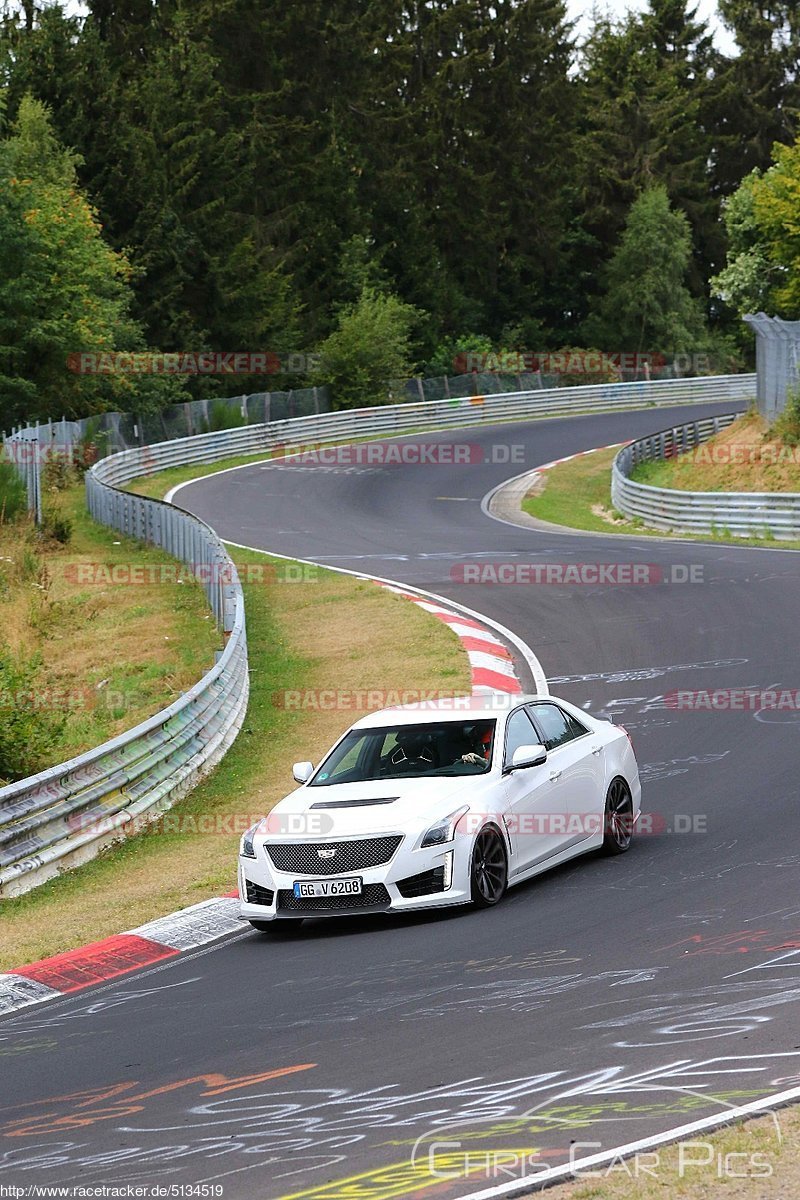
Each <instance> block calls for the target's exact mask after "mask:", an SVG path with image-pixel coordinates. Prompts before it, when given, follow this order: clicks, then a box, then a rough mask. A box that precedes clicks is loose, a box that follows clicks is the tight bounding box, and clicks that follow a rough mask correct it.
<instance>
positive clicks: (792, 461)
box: [633, 412, 800, 492]
mask: <svg viewBox="0 0 800 1200" xmlns="http://www.w3.org/2000/svg"><path fill="white" fill-rule="evenodd" d="M633 478H634V479H637V480H639V481H640V482H641V483H649V484H652V485H653V486H654V487H666V488H675V489H676V490H678V491H687V492H800V447H797V446H789V445H786V444H785V443H784V442H783V441H782V440H781V438H780V437H778V436H777V435H776V434H775V433H774V431H772V430H771V429H770V428H769V427H768V425H767V423H766V422H765V421H764V419H763V417H761V416H760V415H759V414H758V413H757V412H749V413H747V414H746V415H745V416H744V417H741V418H740V419H739V420H738V421H734V423H733V424H732V425H729V426H728V428H727V429H723V430H722V432H721V433H718V434H716V435H715V436H714V437H712V438H709V439H708V441H706V442H703V443H702V444H701V445H700V446H697V447H695V449H693V450H690V451H688V452H687V453H686V454H679V455H678V456H677V457H676V458H668V459H663V460H657V461H654V462H645V463H640V464H639V466H638V467H636V468H635V469H634V472H633Z"/></svg>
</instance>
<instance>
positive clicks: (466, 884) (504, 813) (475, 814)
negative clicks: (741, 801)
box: [239, 693, 641, 925]
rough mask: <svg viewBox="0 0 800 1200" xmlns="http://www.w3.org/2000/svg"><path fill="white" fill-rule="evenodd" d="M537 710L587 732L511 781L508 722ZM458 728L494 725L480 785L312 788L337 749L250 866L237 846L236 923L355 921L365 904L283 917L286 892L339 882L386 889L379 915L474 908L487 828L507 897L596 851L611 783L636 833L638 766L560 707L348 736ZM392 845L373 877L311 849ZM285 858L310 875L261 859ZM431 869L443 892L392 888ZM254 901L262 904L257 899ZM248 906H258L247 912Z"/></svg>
mask: <svg viewBox="0 0 800 1200" xmlns="http://www.w3.org/2000/svg"><path fill="white" fill-rule="evenodd" d="M543 704H555V705H556V706H557V707H558V708H559V709H561V710H562V712H564V713H565V714H567V716H568V717H572V718H573V719H574V720H576V721H578V722H579V723H580V725H581V726H583V728H584V729H585V730H586V732H585V733H583V734H580V735H579V736H576V737H575V738H574V739H573V740H571V741H568V742H566V743H565V744H563V745H560V746H557V747H555V748H554V749H550V750H549V751H548V753H547V759H546V761H545V762H543V763H542V764H541V765H538V766H529V767H524V768H521V769H516V770H512V771H509V770H508V765H509V763H508V761H507V758H506V733H507V726H508V724H509V722H515V724H512V726H511V729H512V731H513V730H515V729H519V725H520V723H522V724H524V720H525V718H524V717H523V718H521V717H520V716H519V715H518V714H519V712H520V710H521V709H526V710H527V711H528V712H533V713H536V712H537V711H539V710H538V708H537V706H539V705H543ZM466 720H469V721H479V720H491V721H494V722H496V730H495V737H494V745H493V748H492V755H491V763H490V766H489V769H488V770H486V772H485V773H483V774H476V775H461V776H459V777H455V778H453V777H447V776H431V777H427V778H425V777H417V776H412V777H405V778H397V777H391V778H387V779H381V780H371V781H367V782H350V783H339V784H326V785H324V786H320V778H323V779H324V774H323V772H322V768H323V767H324V766H325V763H326V762H327V761H328V760H329V758H330V754H331V753H333V751H334V750H335V749H336V746H338V745H339V744H340V742H341V740H342V739H340V740H339V742H337V743H336V745H335V746H334V747H333V748H332V750H331V752H329V754H328V755H326V756H325V759H324V760H323V763H322V764H320V765H319V766H318V767H317V768H316V769H315V771H314V774H313V775H312V776H311V778H310V779H309V780H308V782H306V783H304V784H303V785H301V786H300V787H298V788H296V789H295V790H294V791H293V792H291V793H290V794H289V795H288V796H286V797H285V798H284V799H283V800H281V801H279V802H278V804H276V805H275V807H274V808H273V809H272V810H271V812H270V813H269V815H268V816H267V817H266V818H265V819H264V820H263V821H262V822H261V823H260V825H259V826H257V827H255V829H254V831H251V835H250V842H249V845H248V846H247V849H248V850H249V849H250V847H252V852H253V853H252V855H250V854H246V853H243V852H242V851H243V850H244V848H245V838H247V835H245V838H243V839H242V846H241V847H240V855H239V894H240V900H241V905H240V917H241V919H243V920H249V921H252V922H256V923H258V924H259V925H261V924H263V923H266V922H269V921H272V920H275V919H276V918H284V917H286V918H297V917H303V916H309V917H313V916H339V915H358V914H359V913H363V912H365V911H375V907H374V906H373V905H371V904H370V903H368V902H366V901H363V902H361V901H359V902H358V903H356V902H355V900H353V901H348V903H353V907H352V908H347V909H344V910H339V909H332V908H331V907H330V906H329V905H328V904H327V902H326V901H324V900H323V901H319V902H318V901H316V900H315V901H313V902H311V903H308V902H306V904H305V906H304V907H303V908H302V909H299V910H298V909H296V908H289V909H286V908H284V907H283V906H284V905H285V904H289V905H292V904H294V903H295V902H294V901H292V900H291V898H289V897H287V895H286V894H287V893H291V892H292V890H293V885H294V884H295V882H304V881H307V880H311V879H336V878H337V877H338V878H351V877H358V878H360V879H361V880H362V885H363V887H364V888H367V887H371V886H373V885H383V888H385V891H386V894H388V900H387V899H386V898H385V897H384V900H383V902H382V907H381V908H380V911H387V912H412V911H415V910H417V909H427V908H437V907H449V906H451V905H457V904H468V903H470V901H471V898H472V896H471V885H470V867H471V860H472V853H473V848H474V846H475V840H476V837H477V836H478V834H479V832H480V830H481V829H483V828H484V827H486V826H487V825H491V826H493V827H495V828H497V829H498V830H499V831H500V833H501V835H502V840H503V845H504V847H505V852H506V858H507V865H508V886H509V887H511V886H513V885H515V884H517V883H521V882H522V881H523V880H526V879H530V878H531V877H532V876H534V875H536V874H539V873H540V872H542V871H545V870H549V869H550V868H551V867H554V866H556V865H558V864H559V863H562V862H564V861H566V860H567V859H569V858H572V857H574V856H576V855H578V854H584V853H586V852H588V851H590V850H595V849H597V848H598V847H600V846H601V845H602V844H603V833H604V827H603V818H604V812H605V804H606V795H607V792H608V788H609V785H610V783H611V782H612V780H614V779H615V778H618V777H621V778H622V779H623V780H624V781H625V783H626V784H627V787H628V789H629V791H630V796H631V800H632V812H633V819H634V822H635V821H636V820H638V817H639V815H640V812H641V785H640V782H639V772H638V767H637V763H636V758H635V755H634V752H633V749H632V746H631V743H630V740H629V738H628V736H627V734H626V732H625V730H624V729H623V728H622V727H621V726H618V725H613V724H612V723H611V722H609V721H604V720H601V719H599V718H597V717H594V716H592V715H591V714H590V713H587V712H585V711H584V710H582V709H579V708H576V707H575V706H574V705H572V704H569V703H568V702H567V701H565V700H561V699H558V698H557V697H553V696H549V695H547V696H543V695H537V696H519V695H514V696H509V695H502V694H500V693H491V694H488V695H484V696H472V697H464V698H461V699H459V700H443V701H437V702H435V703H431V704H425V705H423V706H420V705H408V706H402V707H398V708H390V709H383V710H381V711H380V712H375V713H371V714H370V715H369V716H366V717H363V718H362V719H361V720H359V721H357V722H356V723H355V724H354V725H353V726H352V727H351V729H352V730H369V729H379V728H386V727H397V728H399V727H401V726H404V725H414V726H420V725H425V724H432V725H441V724H442V723H445V722H453V723H463V722H464V721H466ZM525 728H527V726H525ZM540 728H541V726H540ZM347 732H350V730H348V731H346V733H347ZM346 733H345V734H343V737H345V736H346ZM537 740H538V739H537V738H535V737H532V738H531V739H530V741H531V742H532V743H533V742H535V741H537ZM315 780H316V781H317V785H316V786H314V781H315ZM379 802H380V803H379ZM461 808H463V809H465V812H464V815H463V816H462V817H461V818H460V820H459V821H458V823H457V824H456V826H455V829H454V831H453V836H452V837H451V838H450V840H448V841H447V843H446V844H442V845H437V846H431V847H426V848H424V849H423V848H422V846H421V842H422V840H423V838H424V836H425V834H426V832H427V831H428V830H429V829H430V828H431V827H432V826H433V825H435V824H436V823H437V821H440V820H442V819H444V818H446V817H447V816H448V815H449V814H451V813H454V812H456V811H457V810H459V809H461ZM390 835H396V836H397V837H399V838H400V839H401V841H400V844H399V846H398V848H397V849H396V850H395V851H394V853H393V855H392V856H391V858H390V860H389V861H388V862H384V863H382V864H381V865H378V866H368V867H358V868H350V869H345V870H343V871H337V870H336V866H338V865H339V864H338V863H337V864H336V866H334V864H333V862H332V861H331V858H330V856H329V855H328V854H327V853H326V856H325V857H324V858H323V857H322V856H319V853H318V852H319V850H320V849H323V850H324V851H328V850H329V849H330V847H331V844H333V845H334V846H336V847H337V852H338V853H340V854H342V853H344V854H349V853H351V851H349V850H348V849H347V848H346V846H347V844H349V843H353V842H362V841H364V842H367V841H369V840H370V839H372V838H376V837H387V836H390ZM290 846H293V847H300V848H301V852H302V854H303V858H304V867H306V866H307V865H308V861H307V860H311V862H310V865H311V869H310V870H308V869H304V870H303V871H302V872H301V871H299V870H297V869H296V868H295V869H278V867H277V866H276V864H275V863H274V862H273V861H272V860H271V858H270V853H269V852H270V851H272V852H274V853H275V854H276V855H278V854H280V853H281V852H283V853H288V852H289V851H288V850H287V848H288V847H290ZM357 849H358V848H357ZM361 849H362V850H363V849H365V847H361ZM291 853H292V854H295V853H296V852H295V851H292V852H291ZM312 856H313V858H312ZM317 863H319V868H317V866H316V864H317ZM440 867H445V868H446V870H445V871H444V872H443V875H444V881H446V883H447V886H446V887H445V888H444V890H439V891H436V892H434V893H430V892H429V893H428V894H424V895H417V896H413V897H404V896H403V895H402V894H401V892H400V890H399V889H398V882H400V881H404V880H407V879H408V878H409V877H413V876H417V875H420V874H423V873H424V872H428V871H434V870H436V869H437V868H440ZM440 882H441V881H440ZM248 884H249V885H250V892H251V896H250V899H248V895H247V892H248ZM255 889H260V892H258V893H256V892H255ZM270 893H271V896H270ZM255 894H257V895H258V901H259V902H254V901H253V898H252V897H253V895H255ZM369 895H370V893H368V896H369ZM266 901H268V902H266ZM337 903H338V902H337Z"/></svg>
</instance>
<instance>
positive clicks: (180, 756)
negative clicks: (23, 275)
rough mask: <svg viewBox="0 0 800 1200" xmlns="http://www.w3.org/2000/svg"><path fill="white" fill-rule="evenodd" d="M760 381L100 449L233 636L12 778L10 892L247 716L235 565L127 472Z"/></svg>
mask: <svg viewBox="0 0 800 1200" xmlns="http://www.w3.org/2000/svg"><path fill="white" fill-rule="evenodd" d="M754 391H755V376H753V375H729V376H714V377H709V378H705V379H679V380H664V381H657V382H651V383H619V384H602V385H592V386H587V387H572V388H551V389H542V390H538V389H537V390H536V391H534V392H528V393H525V392H509V393H503V394H497V395H490V396H489V395H487V396H468V397H463V398H457V399H447V400H434V401H426V402H420V403H414V404H395V405H385V406H381V407H377V408H366V409H355V410H347V411H344V412H336V413H330V412H329V413H316V414H313V415H311V416H306V417H295V418H287V419H285V420H281V421H273V422H270V423H269V424H260V425H245V426H241V427H237V428H234V429H226V430H221V431H219V432H216V433H206V434H200V435H197V436H195V437H187V438H178V439H174V440H172V441H166V442H159V443H158V444H157V445H153V446H143V447H137V448H135V449H130V450H124V451H122V452H121V453H119V454H112V455H110V456H109V457H108V458H104V459H101V461H100V462H98V463H96V464H95V466H94V467H93V468H92V470H91V471H90V472H88V474H87V477H86V486H87V498H88V503H89V509H90V511H91V513H92V516H94V517H95V518H96V519H97V520H98V521H101V522H103V523H104V524H106V525H110V526H111V527H112V528H114V529H117V530H119V531H120V533H124V534H127V535H128V536H130V537H134V538H141V539H143V540H145V541H148V542H151V543H153V544H154V545H157V546H161V547H163V549H165V550H166V551H168V552H169V553H170V554H173V555H174V556H175V557H176V558H179V559H180V560H181V561H183V562H184V563H187V564H191V565H192V566H193V568H194V569H195V570H196V572H197V573H198V575H199V577H200V578H201V579H202V581H203V583H204V586H205V588H206V593H207V595H208V599H209V603H210V604H211V606H212V608H213V610H214V615H215V617H216V619H217V621H218V623H219V624H220V626H221V627H222V628H223V629H224V631H225V633H226V635H228V641H227V645H226V647H225V650H224V651H223V653H222V656H221V657H220V659H219V661H218V662H217V663H216V665H215V666H214V667H213V669H212V670H211V671H209V672H208V673H207V674H206V675H205V676H204V677H203V678H202V679H201V680H200V681H199V683H197V684H196V685H195V686H194V687H193V688H192V689H191V690H190V691H189V692H187V693H186V694H185V695H184V696H182V697H181V698H180V700H177V701H176V702H175V703H174V704H173V705H171V706H170V707H169V708H168V709H165V710H164V711H163V712H160V713H158V714H156V716H154V717H152V718H151V719H150V720H149V721H145V722H144V723H143V724H141V725H139V726H137V727H136V728H135V729H132V730H130V731H129V732H127V733H124V734H122V735H121V736H120V737H118V738H115V739H113V740H112V741H110V742H107V743H105V744H104V745H102V746H99V747H97V748H96V749H95V750H92V751H90V752H89V753H87V754H83V755H80V756H79V757H77V758H75V759H72V760H71V761H70V762H66V763H60V764H59V765H58V766H56V767H52V768H50V769H49V770H47V771H43V772H41V774H39V775H36V776H33V777H31V778H29V779H24V780H22V781H20V782H19V783H15V784H11V785H9V786H8V787H5V788H1V789H0V896H4V895H5V896H11V895H16V894H18V893H20V892H23V891H26V890H28V889H29V888H31V887H35V886H36V885H37V884H39V883H41V882H43V881H44V880H46V879H48V878H50V877H51V876H52V875H54V874H57V873H58V872H59V871H60V870H61V869H63V868H64V867H67V866H72V865H77V864H78V863H80V862H83V861H85V860H87V859H89V858H91V857H92V856H93V855H94V854H96V853H97V852H98V850H100V849H101V848H102V847H103V846H105V845H107V844H109V843H110V842H112V841H114V840H117V839H118V838H120V837H122V836H124V834H125V831H126V829H128V828H130V826H131V823H132V822H136V821H140V820H146V819H149V818H152V817H154V816H157V815H158V814H159V813H161V812H163V811H164V810H165V809H167V808H169V806H170V805H171V804H173V803H174V801H175V800H176V799H177V798H179V797H180V796H181V795H183V794H184V793H185V792H186V791H188V790H189V789H190V788H191V786H192V785H193V784H194V783H195V782H196V781H197V779H198V778H199V777H200V776H201V775H202V774H203V773H204V772H205V771H207V770H209V769H210V768H211V766H213V765H214V763H216V762H217V761H218V760H219V758H220V757H221V756H222V755H223V754H224V752H225V750H226V748H227V746H228V745H229V744H230V742H231V741H232V740H233V738H234V737H235V736H236V733H237V731H238V729H239V727H240V725H241V722H242V720H243V719H244V713H245V710H246V706H247V694H248V675H247V649H246V642H245V623H244V607H243V601H242V592H241V588H240V586H239V582H238V578H237V576H236V571H235V568H234V567H233V564H232V563H231V561H230V559H229V558H228V556H227V554H226V552H225V550H224V547H223V546H222V544H221V542H220V541H219V540H218V539H217V537H216V535H215V534H214V532H213V530H211V529H210V528H209V527H208V526H207V525H205V524H204V523H203V522H202V521H199V520H197V519H196V518H195V517H193V516H191V515H190V514H189V513H185V512H183V511H182V510H181V509H178V508H175V507H173V506H171V505H166V504H162V503H160V502H159V501H157V500H149V499H146V498H145V497H142V496H136V495H134V494H133V493H129V492H124V491H121V490H119V489H120V487H121V485H124V484H125V483H128V482H129V481H130V480H131V479H133V478H135V477H136V476H138V475H149V474H152V473H153V472H156V471H161V470H165V469H166V468H168V467H172V466H184V465H187V464H192V463H213V462H218V461H219V460H220V459H223V458H228V457H230V456H233V455H246V454H258V453H260V452H267V451H270V450H275V449H276V448H280V447H287V448H291V447H293V446H308V445H309V444H315V443H319V442H337V441H338V442H341V441H347V440H349V439H353V438H357V437H363V436H378V437H380V436H388V435H391V434H398V433H407V432H410V431H413V430H434V429H447V428H454V427H458V426H461V425H464V426H467V425H475V424H478V423H487V422H493V421H502V420H529V419H531V418H535V417H546V416H566V415H572V414H579V413H586V412H603V411H609V410H611V411H616V410H621V411H622V410H626V409H635V408H643V407H647V406H657V405H673V404H697V403H702V402H709V403H710V402H715V401H731V402H734V403H736V402H738V401H741V400H747V399H749V398H750V397H751V396H752V395H753V394H754ZM32 433H35V431H30V430H21V431H19V433H17V434H16V435H15V436H14V437H13V438H11V439H6V451H7V453H8V454H9V457H12V458H14V459H15V461H17V463H18V466H20V467H22V466H23V465H24V466H25V467H26V468H27V465H28V460H29V458H30V454H31V445H30V439H31V437H32ZM26 440H27V441H28V444H27V445H23V444H21V443H23V442H25V441H26ZM33 453H34V455H35V450H34V451H33ZM21 473H22V472H21Z"/></svg>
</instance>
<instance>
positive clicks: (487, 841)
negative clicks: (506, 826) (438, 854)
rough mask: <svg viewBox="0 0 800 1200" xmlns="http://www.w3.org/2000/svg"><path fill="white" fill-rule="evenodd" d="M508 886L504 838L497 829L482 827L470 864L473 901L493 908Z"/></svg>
mask: <svg viewBox="0 0 800 1200" xmlns="http://www.w3.org/2000/svg"><path fill="white" fill-rule="evenodd" d="M507 886H508V863H507V861H506V849H505V846H504V845H503V839H502V838H501V836H500V834H499V833H498V832H497V830H496V829H492V828H489V829H482V830H481V832H480V833H479V834H478V836H477V837H476V839H475V845H474V847H473V850H472V862H471V864H470V891H471V894H472V903H473V904H475V905H476V906H477V907H478V908H491V907H492V906H493V905H495V904H498V903H499V901H500V900H502V898H503V895H504V893H505V890H506V887H507Z"/></svg>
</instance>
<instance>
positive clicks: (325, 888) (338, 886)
mask: <svg viewBox="0 0 800 1200" xmlns="http://www.w3.org/2000/svg"><path fill="white" fill-rule="evenodd" d="M294 894H295V896H296V897H297V899H298V900H301V899H306V898H309V897H316V898H323V899H324V898H325V897H329V896H360V895H361V880H360V879H304V880H303V881H302V882H296V883H295V885H294Z"/></svg>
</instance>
